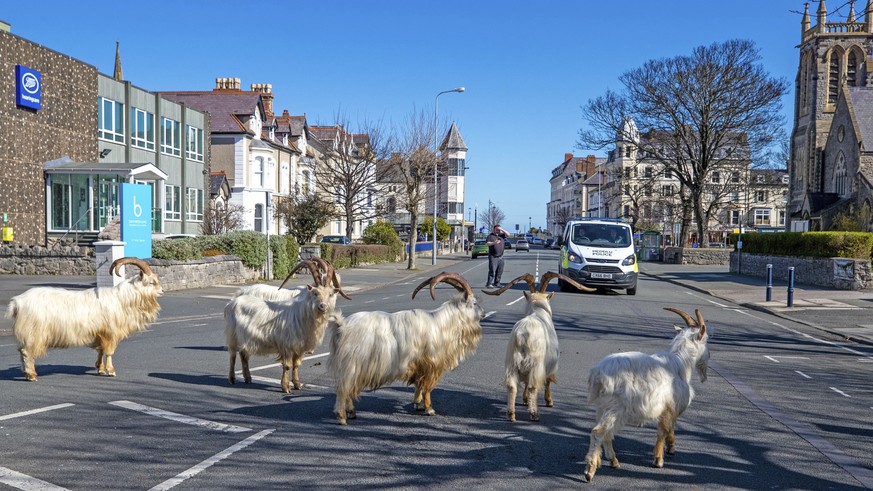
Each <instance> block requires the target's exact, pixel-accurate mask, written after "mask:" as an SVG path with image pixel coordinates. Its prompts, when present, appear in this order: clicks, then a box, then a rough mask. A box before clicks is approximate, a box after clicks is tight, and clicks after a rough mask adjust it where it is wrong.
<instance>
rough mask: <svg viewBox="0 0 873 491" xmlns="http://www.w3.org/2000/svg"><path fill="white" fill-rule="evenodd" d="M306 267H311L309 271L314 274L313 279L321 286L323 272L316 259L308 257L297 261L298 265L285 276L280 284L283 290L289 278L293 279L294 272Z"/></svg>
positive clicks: (316, 284)
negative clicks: (319, 268)
mask: <svg viewBox="0 0 873 491" xmlns="http://www.w3.org/2000/svg"><path fill="white" fill-rule="evenodd" d="M304 267H305V268H309V272H310V273H311V274H312V281H313V283H314V284H315V286H321V285H322V276H321V272H320V271H319V270H318V265H317V264H316V263H315V261H312V260H311V259H307V260H305V261H300V262H299V263H297V265H296V266H294V267H293V268H292V269H291V271H290V272H289V273H288V276H286V277H285V281H283V282H282V284H281V285H279V289H280V290H281V289H282V287H283V286H285V283H287V282H288V280H290V279H291V276H293V275H294V273H296V272H298V271H300V270H301V269H302V268H304Z"/></svg>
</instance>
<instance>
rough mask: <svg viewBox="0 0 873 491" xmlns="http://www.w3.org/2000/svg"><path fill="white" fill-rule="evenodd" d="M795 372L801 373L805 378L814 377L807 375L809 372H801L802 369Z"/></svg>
mask: <svg viewBox="0 0 873 491" xmlns="http://www.w3.org/2000/svg"><path fill="white" fill-rule="evenodd" d="M795 372H796V373H798V374H799V375H800V376H801V377H803V378H810V379H811V378H812V377H810V376H809V375H807V374H805V373H803V372H801V371H800V370H795Z"/></svg>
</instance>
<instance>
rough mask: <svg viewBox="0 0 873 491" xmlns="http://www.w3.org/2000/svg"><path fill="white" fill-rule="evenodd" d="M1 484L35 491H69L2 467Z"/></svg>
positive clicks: (0, 472) (0, 468) (0, 470)
mask: <svg viewBox="0 0 873 491" xmlns="http://www.w3.org/2000/svg"><path fill="white" fill-rule="evenodd" d="M0 483H3V484H6V485H8V486H12V487H13V488H17V489H25V490H33V491H37V490H39V491H67V488H62V487H60V486H55V485H54V484H52V483H48V482H45V481H43V480H41V479H37V478H35V477H30V476H28V475H27V474H22V473H20V472H15V471H13V470H12V469H7V468H5V467H0Z"/></svg>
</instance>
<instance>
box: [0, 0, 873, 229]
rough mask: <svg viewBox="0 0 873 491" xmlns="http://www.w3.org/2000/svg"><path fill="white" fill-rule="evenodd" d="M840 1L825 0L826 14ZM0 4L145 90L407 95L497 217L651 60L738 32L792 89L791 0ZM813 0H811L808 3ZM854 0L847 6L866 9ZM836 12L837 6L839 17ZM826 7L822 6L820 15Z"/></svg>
mask: <svg viewBox="0 0 873 491" xmlns="http://www.w3.org/2000/svg"><path fill="white" fill-rule="evenodd" d="M843 4H844V2H843V1H840V0H832V1H831V2H829V3H828V7H829V9H830V10H831V12H833V11H834V10H836V9H837V8H839V7H840V6H841V5H843ZM15 5H17V4H13V3H5V4H4V8H3V9H0V19H2V20H4V21H6V22H8V23H10V24H12V32H13V33H14V34H16V35H18V36H21V37H24V38H26V39H29V40H31V41H33V42H36V43H40V44H42V45H44V46H46V47H49V48H51V49H54V50H56V51H59V52H61V53H65V54H68V55H70V56H72V57H74V58H77V59H80V60H82V61H85V62H87V63H90V64H92V65H95V66H96V67H97V68H98V69H99V71H101V72H102V73H105V74H110V75H111V74H112V69H113V63H114V56H115V41H116V40H118V41H120V42H121V56H122V62H123V68H124V77H125V79H127V80H130V81H131V82H133V83H134V84H135V85H137V86H139V87H142V88H144V89H146V90H151V91H161V90H211V88H212V87H213V86H214V79H215V78H216V77H239V78H240V79H241V80H242V86H243V87H244V88H245V87H248V86H249V84H252V83H271V84H273V92H274V94H275V102H274V108H275V110H276V112H277V113H281V111H282V110H283V109H288V110H289V111H290V112H291V114H302V113H306V115H307V116H308V118H309V121H310V124H313V123H320V124H329V123H331V122H332V120H333V118H334V115H335V114H337V113H338V112H342V113H344V114H346V115H347V117H348V118H349V119H350V120H351V121H352V122H353V123H354V122H355V121H359V120H363V119H370V120H378V119H383V120H385V121H387V122H394V123H400V122H401V121H402V120H403V118H404V117H405V116H406V115H408V114H409V113H410V112H411V111H412V110H413V109H418V110H425V111H429V113H430V114H432V113H433V102H434V97H435V95H436V94H437V93H438V92H440V91H443V90H448V89H451V88H454V87H457V86H464V87H466V89H467V91H466V92H465V93H463V94H445V95H442V96H441V97H440V99H439V101H440V104H439V112H440V120H441V122H446V121H449V120H454V121H456V122H457V124H458V126H459V128H460V130H461V134H462V135H463V137H464V139H465V140H466V143H467V146H468V147H469V152H468V154H467V161H468V166H469V167H470V169H469V170H468V174H467V176H468V184H467V206H468V207H470V208H472V207H474V206H476V205H477V204H478V207H479V210H480V211H481V210H482V209H483V208H484V207H486V206H487V203H488V201H489V200H491V201H493V202H495V203H496V204H497V205H498V206H499V207H500V208H501V209H502V210H503V211H504V212H505V213H506V216H507V219H506V221H505V222H504V227H505V228H507V229H510V230H514V228H515V224H520V225H521V226H522V229H524V228H526V226H527V223H528V217H531V218H530V221H531V222H532V224H533V225H534V226H542V227H544V226H545V218H546V203H547V202H548V200H549V183H548V180H549V178H550V177H551V170H552V169H553V168H554V167H555V166H556V165H558V164H559V163H560V162H561V161H562V160H563V157H564V154H565V153H567V152H573V153H575V154H576V155H577V156H578V155H586V154H588V153H596V154H597V155H599V156H602V155H605V151H599V152H589V151H586V150H579V149H577V148H576V136H577V132H578V130H579V128H580V126H581V125H582V124H583V121H582V117H581V115H582V113H581V109H580V106H581V105H584V104H585V103H586V101H588V100H589V99H591V98H594V97H596V96H598V95H601V94H602V93H603V92H604V91H605V90H606V89H607V88H613V89H619V88H620V87H619V86H618V81H617V80H618V76H619V75H620V74H621V73H622V72H624V71H626V70H628V69H631V68H635V67H637V66H639V65H641V64H642V63H643V62H644V61H646V60H649V59H653V58H663V57H671V56H675V55H679V54H687V53H688V52H689V51H690V50H691V48H692V47H694V46H698V45H702V44H710V43H713V42H716V41H724V40H727V39H732V38H744V39H751V40H753V41H755V42H756V43H757V45H758V47H759V48H760V49H761V54H762V57H763V63H764V65H765V67H766V69H767V70H768V71H769V72H770V73H771V74H772V75H774V76H776V77H780V78H784V79H786V80H787V81H788V82H789V83H790V86H791V87H792V92H791V93H790V94H789V95H787V96H786V97H785V99H784V100H783V106H784V108H783V112H784V114H785V117H786V129H788V130H790V126H791V115H792V111H793V97H794V95H793V86H794V77H795V75H796V70H797V61H798V52H797V49H796V47H795V46H796V45H797V44H798V43H799V42H800V20H801V16H800V14H799V13H796V12H791V11H802V10H803V1H801V0H764V1H762V0H733V1H730V2H725V1H708V0H668V1H652V0H621V1H613V2H606V1H595V0H587V1H583V0H578V1H570V0H567V1H549V0H540V1H519V0H501V1H495V0H441V1H423V0H418V1H410V0H383V1H369V2H368V1H362V0H357V1H331V0H313V1H287V2H285V1H269V0H262V1H260V2H239V1H237V2H230V1H224V0H217V1H209V2H195V1H185V0H175V1H165V0H153V1H149V2H127V1H121V2H119V1H117V0H115V1H103V0H99V1H87V2H70V1H63V2H60V1H55V0H43V1H42V2H39V3H38V6H37V7H35V8H30V7H28V8H23V7H22V8H18V7H15V8H13V7H14V6H15ZM816 5H817V4H812V5H811V6H810V9H811V10H812V12H813V22H814V17H815V8H816ZM864 5H865V2H863V1H860V2H858V5H856V9H857V10H863V6H864ZM847 13H848V6H843V7H842V9H841V11H840V14H842V15H839V17H844V16H845V15H846V14H847ZM836 17H837V14H832V15H831V17H829V20H833V19H835V18H836Z"/></svg>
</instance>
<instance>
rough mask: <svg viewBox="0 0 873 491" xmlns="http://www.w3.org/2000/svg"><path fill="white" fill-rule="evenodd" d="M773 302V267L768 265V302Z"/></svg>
mask: <svg viewBox="0 0 873 491" xmlns="http://www.w3.org/2000/svg"><path fill="white" fill-rule="evenodd" d="M771 300H773V265H772V264H768V265H767V301H768V302H769V301H771Z"/></svg>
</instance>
